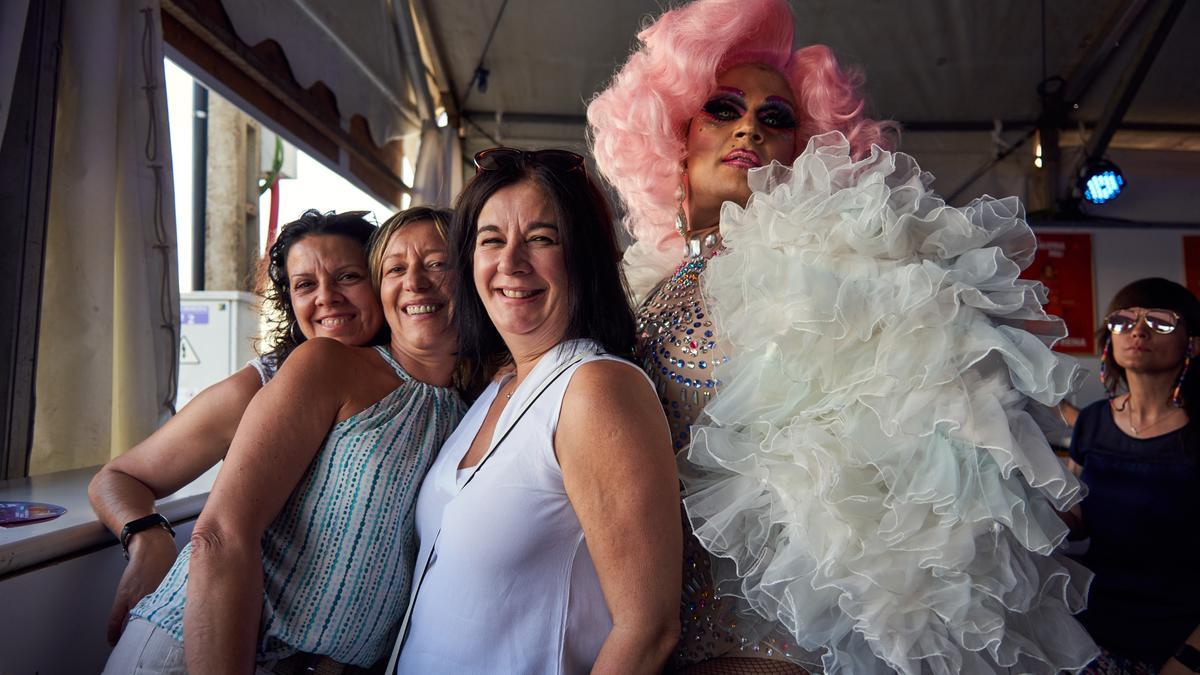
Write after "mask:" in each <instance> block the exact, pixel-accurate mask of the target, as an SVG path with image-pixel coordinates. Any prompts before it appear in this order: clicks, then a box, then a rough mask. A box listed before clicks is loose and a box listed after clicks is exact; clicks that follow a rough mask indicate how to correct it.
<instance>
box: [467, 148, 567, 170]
mask: <svg viewBox="0 0 1200 675" xmlns="http://www.w3.org/2000/svg"><path fill="white" fill-rule="evenodd" d="M526 164H538V165H541V166H544V167H547V168H549V169H553V170H554V171H561V172H563V173H568V172H570V171H575V170H577V169H578V170H580V171H582V170H584V164H583V156H582V155H577V154H575V153H573V152H571V151H570V150H518V149H516V148H488V149H487V150H480V151H479V152H477V153H475V173H479V172H480V171H495V170H497V169H505V168H508V167H511V166H514V165H526Z"/></svg>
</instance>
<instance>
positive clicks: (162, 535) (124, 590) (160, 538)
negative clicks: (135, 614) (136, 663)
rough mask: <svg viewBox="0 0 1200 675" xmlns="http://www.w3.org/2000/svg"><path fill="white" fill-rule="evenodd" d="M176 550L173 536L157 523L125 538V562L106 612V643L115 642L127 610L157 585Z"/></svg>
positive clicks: (168, 568)
mask: <svg viewBox="0 0 1200 675" xmlns="http://www.w3.org/2000/svg"><path fill="white" fill-rule="evenodd" d="M177 554H178V551H176V550H175V539H174V537H172V536H171V533H170V532H167V531H166V530H164V529H163V528H161V527H152V528H150V529H148V530H142V531H141V532H138V533H137V534H135V535H134V536H133V537H132V538H131V539H130V540H129V564H127V565H126V566H125V572H124V574H122V575H121V582H120V583H119V584H117V597H116V598H114V599H113V605H112V610H110V611H109V613H108V644H110V645H115V644H117V640H119V639H121V633H122V632H123V631H124V630H125V619H126V618H127V617H128V616H129V610H131V609H133V606H134V605H136V604H138V601H140V600H141V599H142V598H144V597H146V596H147V595H150V594H151V593H153V592H154V590H155V589H156V588H158V585H159V584H160V583H162V580H163V577H165V576H167V572H168V571H169V570H170V569H171V565H172V564H173V563H174V562H175V556H176V555H177Z"/></svg>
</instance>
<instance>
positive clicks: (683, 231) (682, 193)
mask: <svg viewBox="0 0 1200 675" xmlns="http://www.w3.org/2000/svg"><path fill="white" fill-rule="evenodd" d="M686 199H687V173H685V172H683V170H681V172H680V175H679V203H678V204H677V205H676V207H675V231H676V232H678V233H679V236H681V237H683V238H684V239H687V230H688V221H687V213H684V210H683V202H684V200H686Z"/></svg>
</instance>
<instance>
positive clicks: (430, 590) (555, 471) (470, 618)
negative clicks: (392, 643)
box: [396, 340, 653, 675]
mask: <svg viewBox="0 0 1200 675" xmlns="http://www.w3.org/2000/svg"><path fill="white" fill-rule="evenodd" d="M599 351H600V347H599V345H597V344H596V343H594V342H591V341H588V340H572V341H568V342H564V343H561V344H559V345H558V346H556V347H555V348H554V349H552V350H551V351H550V352H548V353H547V354H546V355H545V356H543V357H542V359H541V360H540V361H539V362H538V364H537V366H535V367H534V369H533V371H532V372H531V373H530V374H529V377H527V378H526V379H525V381H524V382H522V383H521V385H520V386H519V387H517V390H516V391H515V392H514V393H513V396H512V399H511V400H510V401H509V402H508V405H506V406H505V409H504V412H503V413H501V415H500V419H499V420H498V421H497V424H496V431H495V432H494V434H493V443H494V442H495V439H499V438H501V437H502V436H503V433H504V430H505V429H507V428H508V427H509V426H510V425H512V418H514V417H516V416H517V414H518V413H519V412H520V410H521V408H523V407H524V403H525V401H526V400H527V399H528V398H529V397H531V396H532V395H533V394H534V393H535V392H536V391H537V390H538V389H540V388H541V385H542V383H543V382H544V381H545V380H546V379H548V377H549V376H551V375H553V374H554V372H555V371H556V370H557V369H558V367H559V366H560V365H561V364H563V363H565V362H567V361H568V360H570V359H572V358H574V357H575V356H576V355H578V354H579V353H581V352H586V353H589V355H588V356H585V357H584V358H583V360H582V361H580V362H579V363H577V364H575V365H573V366H571V367H570V368H568V369H567V370H566V371H564V372H563V374H562V375H561V376H560V377H559V378H558V379H557V380H555V381H554V383H553V384H551V385H550V386H549V387H548V388H547V389H546V390H545V392H544V393H543V394H542V395H541V396H540V397H539V398H538V399H537V400H536V401H535V402H534V403H533V405H532V406H531V407H530V408H529V410H528V412H526V413H525V416H524V417H523V418H521V420H520V423H519V424H517V425H516V426H515V427H513V429H512V431H511V433H509V435H508V437H507V438H505V439H504V441H503V442H502V443H501V444H500V445H499V446H497V447H496V449H495V451H494V453H493V454H492V455H490V457H489V458H488V459H487V462H486V463H485V464H484V465H483V466H482V468H480V470H479V472H478V474H477V475H476V476H475V477H474V478H473V479H471V481H470V483H468V484H466V485H465V486H464V485H463V482H464V481H466V479H467V476H469V475H470V473H471V472H470V471H459V470H458V464H459V462H460V461H461V460H462V458H463V455H465V454H466V452H467V450H468V448H469V447H470V446H471V441H472V440H473V439H474V438H475V436H476V434H477V433H478V431H479V428H480V426H482V424H483V418H484V417H485V416H486V415H487V411H488V408H489V406H491V404H492V401H493V400H495V397H496V392H497V391H498V389H499V383H493V384H492V385H491V386H489V387H488V388H487V389H486V390H485V391H484V392H483V394H481V395H480V397H479V399H478V400H476V401H475V404H474V405H473V406H471V409H470V410H469V411H468V412H467V415H466V417H465V418H463V421H462V424H460V425H459V427H458V429H457V430H455V432H454V433H453V434H452V435H451V436H450V438H449V439H448V440H447V441H446V445H445V446H443V448H442V451H441V453H440V454H439V456H438V458H437V460H436V462H435V463H434V465H433V467H432V468H431V469H430V470H429V474H428V475H427V476H426V478H425V482H424V483H423V484H422V486H421V494H420V496H419V497H418V498H417V536H418V537H419V539H420V541H421V548H420V552H419V554H418V556H417V569H416V571H415V575H416V576H414V580H415V579H416V578H418V577H419V575H420V574H421V571H422V568H423V567H424V561H425V560H427V559H428V558H429V557H430V551H429V546H430V544H431V543H432V541H433V539H434V537H435V536H437V547H436V551H434V552H433V559H432V562H431V563H430V565H429V569H428V571H427V572H426V573H425V579H424V581H423V582H422V584H421V587H420V592H419V593H418V594H417V597H416V599H415V600H414V605H413V612H412V618H411V622H410V628H409V635H408V639H407V640H406V641H405V643H404V648H403V651H402V652H401V654H400V657H399V662H398V664H397V666H396V672H397V673H420V674H422V675H424V674H425V673H438V672H446V673H455V675H468V674H471V673H562V674H574V673H587V672H588V671H589V670H590V669H591V666H592V663H593V662H594V661H595V660H596V656H597V655H598V654H599V652H600V647H601V645H602V644H603V643H604V640H605V638H606V637H607V636H608V633H609V631H610V630H611V629H612V617H611V616H610V615H609V613H608V607H607V605H606V604H605V602H604V595H603V593H602V592H601V591H600V583H599V580H598V578H597V576H596V569H595V567H593V565H592V559H591V556H590V555H589V554H588V548H587V542H586V541H584V538H583V530H582V529H581V528H580V525H579V520H578V519H577V518H576V516H575V511H574V509H573V508H572V507H571V503H570V501H569V500H568V499H567V493H566V490H565V489H564V488H563V479H562V471H561V470H560V468H559V465H558V460H557V458H556V456H555V453H554V432H555V430H556V429H557V427H558V415H559V411H560V410H561V408H562V400H563V394H564V393H565V392H566V389H567V385H568V384H569V383H570V381H571V377H572V376H573V375H574V373H575V371H576V370H577V369H578V368H579V366H581V365H583V364H584V363H589V362H591V361H596V360H598V359H608V360H615V361H621V362H622V363H627V362H626V361H624V360H622V359H619V358H616V357H613V356H609V355H602V354H597V353H596V352H599ZM629 367H630V368H635V369H637V370H638V372H639V373H640V372H642V371H641V369H638V368H637V366H635V365H634V364H632V363H630V364H629ZM643 375H644V374H643ZM646 386H647V387H651V388H653V385H651V384H650V381H649V379H647V380H646ZM439 527H440V528H441V534H440V535H438V529H439ZM414 590H415V589H414Z"/></svg>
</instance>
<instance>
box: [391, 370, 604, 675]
mask: <svg viewBox="0 0 1200 675" xmlns="http://www.w3.org/2000/svg"><path fill="white" fill-rule="evenodd" d="M595 355H597V354H596V353H593V352H588V353H583V354H578V355H576V356H575V357H574V358H572V359H570V360H568V361H566V362H565V363H563V364H562V365H560V366H559V367H558V368H556V369H555V370H554V371H553V372H552V373H550V375H548V376H547V377H546V379H545V380H544V381H543V382H542V383H541V385H539V386H538V388H537V391H535V392H534V393H533V395H532V396H530V397H529V398H528V399H526V400H525V403H524V404H523V405H522V406H521V409H520V410H519V411H518V412H517V414H516V415H515V416H514V417H513V421H512V423H511V424H509V425H508V428H506V429H505V430H504V433H503V434H501V435H500V438H499V439H497V440H496V442H495V443H492V447H491V449H489V450H488V452H487V454H486V455H484V456H483V458H482V459H480V460H479V463H478V464H476V465H475V468H474V469H472V470H471V475H469V476H467V480H465V481H463V484H462V486H461V487H459V489H458V490H459V492H460V493H461V492H462V491H463V490H465V489H466V488H467V485H469V484H470V483H471V481H472V480H473V479H474V478H475V476H476V474H478V473H479V470H480V469H481V468H483V465H484V463H485V462H487V461H488V459H489V458H491V456H492V455H493V454H494V453H495V451H496V448H498V447H500V444H501V443H503V442H504V439H506V438H508V435H509V434H510V433H512V430H513V429H514V428H516V426H517V423H518V422H520V421H521V418H522V417H524V416H525V413H527V412H529V409H530V408H531V407H533V404H534V402H535V401H537V400H538V399H539V398H541V396H542V394H543V393H545V391H546V390H547V389H549V388H550V385H552V384H554V383H555V381H557V380H558V378H559V377H562V374H563V373H565V372H567V370H569V369H570V368H571V366H574V365H575V364H577V363H579V362H580V361H582V360H584V359H585V358H587V357H588V356H595ZM441 536H442V529H441V528H440V527H439V528H438V531H437V534H435V535H434V537H433V543H432V544H430V545H429V554H428V555H426V556H425V560H424V561H423V562H422V563H421V564H420V566H419V567H420V569H421V573H420V575H418V577H417V579H416V581H415V582H414V583H413V587H412V593H410V594H409V596H408V609H407V610H405V612H404V619H403V620H401V621H400V634H399V635H398V636H397V638H396V645H395V646H394V647H392V656H391V658H389V659H388V666H387V671H385V672H386V674H387V675H393V674H394V673H395V672H396V664H397V662H398V661H399V659H400V649H401V648H402V647H403V646H404V641H405V640H406V639H407V638H408V629H409V622H410V621H411V620H412V613H413V607H415V606H416V604H417V593H419V592H420V591H421V584H422V583H424V582H425V574H426V573H427V572H428V571H429V564H430V561H432V560H433V552H434V550H435V549H436V548H437V542H438V538H439V537H441Z"/></svg>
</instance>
